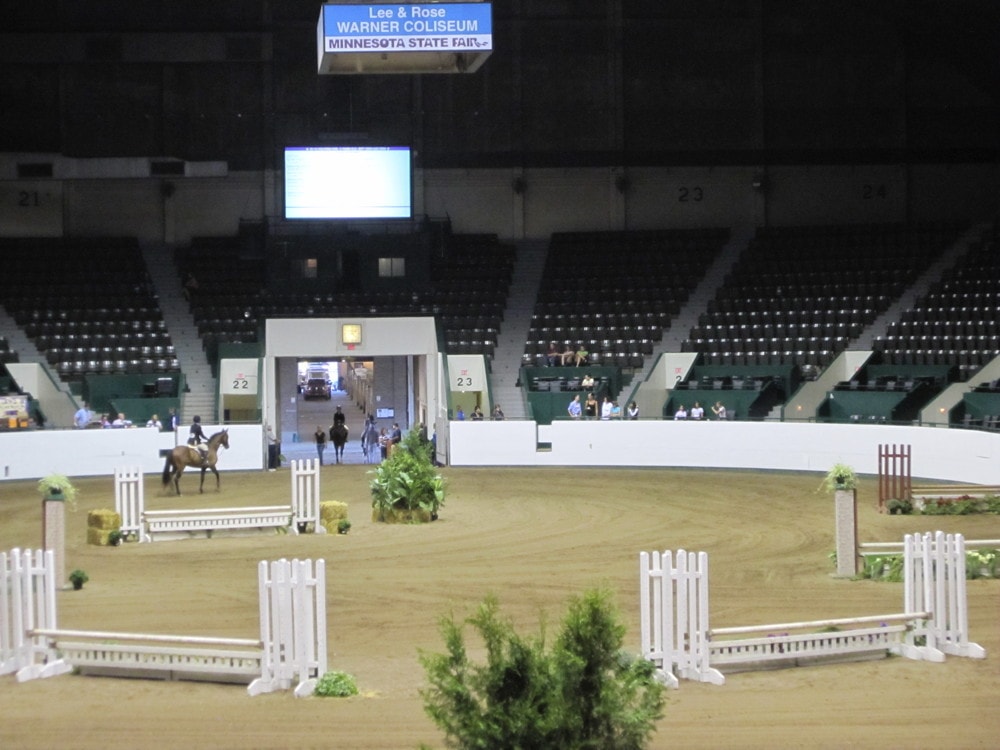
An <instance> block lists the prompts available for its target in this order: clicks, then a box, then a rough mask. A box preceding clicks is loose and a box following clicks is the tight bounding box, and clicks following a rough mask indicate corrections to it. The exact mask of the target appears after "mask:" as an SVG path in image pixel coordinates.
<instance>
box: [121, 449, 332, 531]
mask: <svg viewBox="0 0 1000 750" xmlns="http://www.w3.org/2000/svg"><path fill="white" fill-rule="evenodd" d="M291 478H292V489H291V493H292V499H291V502H290V503H289V504H288V505H265V506H251V507H243V508H199V509H170V510H146V509H145V502H144V496H143V491H142V488H143V477H142V471H141V470H139V469H138V468H134V467H130V468H125V469H116V470H115V511H116V512H117V513H118V514H119V515H120V516H121V518H122V527H121V529H122V533H124V534H126V535H127V536H128V537H129V538H132V537H133V535H134V538H135V539H137V540H138V541H140V542H151V541H153V540H155V539H189V538H192V537H195V536H207V537H211V536H213V535H214V534H216V533H217V532H218V533H225V534H239V533H241V532H242V533H250V532H256V531H260V530H265V529H276V530H277V529H284V530H288V531H289V532H291V533H293V534H299V533H304V532H305V531H306V530H307V529H308V528H310V527H311V528H312V530H313V531H314V533H317V534H325V533H326V529H325V528H324V527H323V525H322V524H321V523H320V511H319V506H320V466H319V462H318V460H317V459H314V458H313V459H307V460H304V461H292V472H291Z"/></svg>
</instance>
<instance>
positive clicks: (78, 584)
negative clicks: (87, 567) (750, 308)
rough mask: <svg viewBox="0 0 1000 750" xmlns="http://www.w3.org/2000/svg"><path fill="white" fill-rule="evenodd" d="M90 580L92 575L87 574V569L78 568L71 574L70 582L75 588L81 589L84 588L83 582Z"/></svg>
mask: <svg viewBox="0 0 1000 750" xmlns="http://www.w3.org/2000/svg"><path fill="white" fill-rule="evenodd" d="M89 580H90V576H88V575H87V573H86V572H85V571H82V570H80V569H79V568H77V569H76V570H74V571H73V572H72V573H70V574H69V582H70V583H72V584H73V589H74V590H75V591H79V590H80V589H82V588H83V584H85V583H86V582H87V581H89Z"/></svg>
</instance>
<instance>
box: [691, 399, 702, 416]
mask: <svg viewBox="0 0 1000 750" xmlns="http://www.w3.org/2000/svg"><path fill="white" fill-rule="evenodd" d="M690 417H691V419H704V418H705V410H704V409H703V408H701V404H699V403H698V402H697V401H695V402H694V406H692V407H691V414H690Z"/></svg>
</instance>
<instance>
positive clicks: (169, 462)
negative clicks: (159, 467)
mask: <svg viewBox="0 0 1000 750" xmlns="http://www.w3.org/2000/svg"><path fill="white" fill-rule="evenodd" d="M173 467H174V461H173V456H170V455H168V456H167V463H166V464H165V465H164V466H163V486H164V487H166V486H167V485H168V484H170V470H171V469H172V468H173Z"/></svg>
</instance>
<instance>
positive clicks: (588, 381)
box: [580, 372, 594, 391]
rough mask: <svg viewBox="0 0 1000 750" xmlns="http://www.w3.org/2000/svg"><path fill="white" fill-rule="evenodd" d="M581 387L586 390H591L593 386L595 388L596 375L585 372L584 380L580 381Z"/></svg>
mask: <svg viewBox="0 0 1000 750" xmlns="http://www.w3.org/2000/svg"><path fill="white" fill-rule="evenodd" d="M580 387H581V388H582V389H583V390H585V391H589V390H590V389H591V388H593V387H594V376H593V375H591V374H590V373H589V372H585V373H584V374H583V380H581V381H580Z"/></svg>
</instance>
